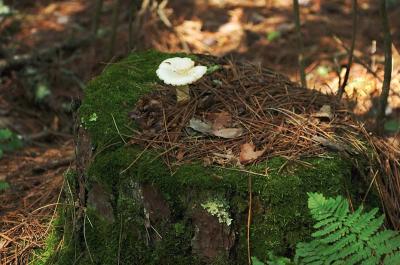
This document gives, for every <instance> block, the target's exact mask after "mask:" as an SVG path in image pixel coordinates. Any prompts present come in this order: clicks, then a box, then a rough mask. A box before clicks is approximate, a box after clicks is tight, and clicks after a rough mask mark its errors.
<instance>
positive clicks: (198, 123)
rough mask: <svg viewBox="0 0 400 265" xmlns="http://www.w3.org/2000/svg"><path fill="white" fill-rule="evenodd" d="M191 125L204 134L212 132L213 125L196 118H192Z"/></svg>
mask: <svg viewBox="0 0 400 265" xmlns="http://www.w3.org/2000/svg"><path fill="white" fill-rule="evenodd" d="M189 127H190V128H192V129H193V130H195V131H197V132H200V133H203V134H212V125H211V124H210V123H208V122H204V121H202V120H199V119H196V118H191V119H190V121H189Z"/></svg>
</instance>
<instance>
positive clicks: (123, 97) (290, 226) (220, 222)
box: [57, 51, 352, 265]
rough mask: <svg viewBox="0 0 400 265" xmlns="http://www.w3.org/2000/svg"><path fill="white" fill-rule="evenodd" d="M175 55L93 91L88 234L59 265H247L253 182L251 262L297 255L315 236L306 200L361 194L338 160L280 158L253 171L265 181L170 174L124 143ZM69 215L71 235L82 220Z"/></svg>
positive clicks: (229, 172)
mask: <svg viewBox="0 0 400 265" xmlns="http://www.w3.org/2000/svg"><path fill="white" fill-rule="evenodd" d="M171 56H175V55H173V54H165V53H159V52H155V51H149V52H144V53H135V54H131V55H130V56H129V57H128V58H126V59H125V60H122V61H121V62H119V63H116V64H113V65H112V66H109V67H108V68H107V69H106V70H105V71H104V72H103V73H102V74H101V75H100V76H99V77H97V78H96V79H94V80H93V81H91V82H90V83H89V85H88V86H87V88H86V90H85V100H84V101H83V104H82V106H81V108H80V111H79V114H80V117H81V126H82V127H81V129H84V130H86V131H87V132H88V134H89V136H90V139H91V144H92V147H93V150H94V152H93V153H94V155H93V157H92V158H91V163H90V164H89V165H88V166H87V168H86V173H85V178H86V179H85V180H84V185H85V187H84V188H85V191H86V194H85V198H86V200H85V203H86V205H85V206H86V208H85V210H84V218H83V219H82V221H83V229H81V231H82V232H81V233H83V235H81V237H79V239H78V238H77V237H76V236H75V237H74V235H73V234H72V232H71V229H67V230H65V233H64V240H65V242H66V243H67V244H65V245H64V247H63V249H62V250H61V251H60V253H59V254H58V255H57V257H58V263H57V264H72V263H71V262H72V261H74V260H77V263H76V264H91V263H92V262H93V263H94V264H104V265H109V264H174V265H179V264H182V265H183V264H185V265H187V264H246V262H247V250H246V248H247V245H246V244H247V243H246V221H247V207H248V178H252V183H253V185H252V186H253V187H252V191H253V222H252V225H251V249H252V254H253V255H254V256H257V257H258V258H259V259H261V260H266V258H267V252H268V251H273V252H275V253H276V254H279V255H292V254H293V249H294V247H295V244H296V243H297V242H299V241H303V240H306V239H308V238H309V236H310V232H311V224H312V223H311V219H310V216H309V213H308V210H307V205H306V203H307V194H306V193H307V192H321V193H323V194H325V195H326V196H333V195H337V194H346V190H350V191H351V190H352V189H351V187H352V183H351V182H352V181H351V174H352V165H351V163H350V161H349V160H348V159H343V158H341V157H339V156H337V155H335V154H328V155H326V156H325V157H324V158H321V157H319V158H309V159H307V160H306V162H308V163H307V166H305V164H304V165H300V164H293V165H292V164H289V165H288V164H286V166H285V167H283V165H284V164H285V163H286V161H285V159H283V158H272V159H270V160H268V161H266V162H263V163H259V164H257V165H253V166H249V167H248V168H246V170H247V171H252V172H256V173H257V172H258V173H260V174H249V173H246V172H244V171H241V170H239V169H235V168H231V169H222V168H219V167H213V166H208V167H205V166H203V165H202V164H201V163H200V162H198V163H196V162H194V163H191V164H185V165H182V166H181V167H180V168H178V169H177V171H176V172H175V173H174V174H171V173H170V171H169V169H168V168H167V167H166V165H164V164H163V162H162V161H161V160H160V158H159V155H158V154H157V153H156V152H155V151H149V150H147V151H144V152H143V150H142V149H141V148H139V147H137V146H132V145H131V146H127V145H125V144H124V143H123V141H122V140H121V137H124V136H125V135H129V134H131V131H130V129H129V127H131V128H132V127H134V126H135V125H134V124H132V122H131V121H130V120H129V119H128V112H129V111H130V110H131V109H132V108H133V106H134V105H135V103H136V101H137V100H138V98H139V97H140V96H141V95H143V94H144V93H147V92H149V91H150V90H151V89H152V87H154V84H155V82H156V81H157V79H156V74H155V70H156V68H157V66H158V65H159V63H160V62H161V61H162V60H164V59H166V58H168V57H171ZM127 125H129V126H127ZM134 160H136V162H135V163H134V165H132V166H130V165H131V163H132V162H133V161H134ZM266 168H268V175H263V174H262V173H263V172H265V170H266ZM75 183H77V184H76V185H79V181H78V182H75ZM67 216H68V217H67V219H68V218H69V219H70V220H67V223H69V225H70V226H71V227H72V224H73V221H74V220H73V218H72V217H73V215H72V214H69V215H67ZM209 237H211V238H212V240H208V241H207V238H209ZM77 240H83V241H84V242H83V243H82V242H76V241H77ZM77 253H81V254H78V255H77Z"/></svg>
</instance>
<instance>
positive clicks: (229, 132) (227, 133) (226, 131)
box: [212, 128, 243, 139]
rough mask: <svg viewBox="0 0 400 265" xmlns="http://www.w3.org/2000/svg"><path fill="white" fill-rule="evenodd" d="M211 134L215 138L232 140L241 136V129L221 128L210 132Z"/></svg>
mask: <svg viewBox="0 0 400 265" xmlns="http://www.w3.org/2000/svg"><path fill="white" fill-rule="evenodd" d="M212 134H214V135H215V136H218V137H221V138H225V139H232V138H237V137H240V136H242V134H243V129H242V128H223V129H219V130H214V131H212Z"/></svg>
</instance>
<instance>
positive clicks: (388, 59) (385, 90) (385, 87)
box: [376, 0, 392, 133]
mask: <svg viewBox="0 0 400 265" xmlns="http://www.w3.org/2000/svg"><path fill="white" fill-rule="evenodd" d="M380 13H381V19H382V28H383V32H384V51H385V68H384V70H385V73H384V78H383V84H382V92H381V96H380V99H379V106H378V115H377V117H376V126H377V128H376V129H377V132H378V133H382V132H383V124H384V119H385V110H386V107H387V102H388V96H389V91H390V81H391V78H392V36H391V34H390V27H389V19H388V15H387V9H386V0H380Z"/></svg>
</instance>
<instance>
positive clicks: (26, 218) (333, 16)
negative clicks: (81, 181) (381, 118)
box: [0, 0, 400, 264]
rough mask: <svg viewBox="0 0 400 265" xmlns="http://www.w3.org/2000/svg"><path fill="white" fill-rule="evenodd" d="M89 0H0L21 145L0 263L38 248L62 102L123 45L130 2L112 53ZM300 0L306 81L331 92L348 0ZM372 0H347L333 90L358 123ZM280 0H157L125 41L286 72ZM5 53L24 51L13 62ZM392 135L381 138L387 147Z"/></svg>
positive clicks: (4, 204)
mask: <svg viewBox="0 0 400 265" xmlns="http://www.w3.org/2000/svg"><path fill="white" fill-rule="evenodd" d="M91 2H95V1H83V0H75V1H49V0H39V1H27V0H26V1H25V0H24V1H22V0H21V1H12V0H10V1H7V0H6V1H4V3H5V4H6V5H8V6H9V7H10V8H11V11H12V12H13V13H12V14H11V15H10V16H8V17H6V18H2V15H1V12H2V11H1V10H2V9H1V7H2V3H1V1H0V129H1V128H8V129H10V130H11V131H13V132H14V133H16V134H17V135H19V138H18V139H19V140H17V141H20V143H21V144H22V145H23V146H22V147H21V148H15V150H12V151H11V152H6V153H5V154H4V155H3V157H1V158H0V184H2V185H0V263H1V264H25V263H27V262H28V260H31V259H32V255H34V252H33V250H34V249H36V248H40V247H41V246H43V244H44V240H45V238H46V236H47V234H48V232H49V229H48V227H49V224H50V222H51V220H52V216H53V214H54V213H55V210H56V207H57V205H58V200H59V197H60V193H61V190H62V186H63V173H64V172H65V171H66V170H67V169H68V168H69V167H72V166H73V164H74V138H73V127H74V116H73V112H74V110H75V109H76V106H77V105H78V104H79V101H80V100H81V98H82V96H83V92H82V90H83V88H84V86H85V83H86V82H88V81H89V80H90V79H92V78H93V77H95V76H96V75H97V74H99V73H100V72H101V70H102V69H103V68H104V67H105V66H106V65H107V64H108V63H110V62H113V61H115V60H116V59H117V58H120V57H122V56H124V55H126V54H127V53H128V52H129V47H128V46H129V45H128V42H129V41H128V38H129V34H128V20H129V2H130V1H128V0H125V1H122V5H123V6H122V8H121V9H120V10H121V12H120V16H119V17H120V21H119V22H120V23H119V29H118V35H117V41H116V47H115V49H114V50H115V51H117V52H114V53H112V54H113V56H112V57H110V56H108V54H109V53H108V52H107V51H108V50H109V43H110V40H109V39H110V35H111V34H110V31H111V29H110V28H111V26H110V25H111V17H112V11H113V1H109V0H107V1H105V3H104V8H103V13H102V16H101V21H100V27H99V30H98V32H97V35H98V38H97V39H96V40H94V41H92V40H90V41H89V42H88V40H87V39H88V35H90V31H91V25H92V17H93V10H94V7H93V5H92V3H91ZM150 2H151V3H152V2H153V1H150ZM154 2H156V1H154ZM159 2H161V1H159ZM300 2H301V13H302V16H301V19H302V21H303V23H302V30H303V34H304V42H305V61H306V66H307V68H306V72H307V82H308V87H310V88H313V89H318V90H321V91H323V92H325V93H335V92H336V90H337V87H338V82H339V80H342V79H343V76H344V68H345V65H346V63H347V52H346V49H348V47H350V40H351V26H352V17H351V12H352V8H351V1H349V0H335V1H321V2H323V3H321V5H319V4H318V2H319V1H312V0H308V1H307V0H303V1H300ZM375 2H376V1H367V0H362V1H359V17H358V25H359V28H358V32H357V42H356V49H355V63H354V64H353V66H352V68H351V74H350V79H349V82H348V86H347V88H346V94H345V99H346V100H347V101H348V102H349V104H348V105H349V108H350V109H351V110H352V111H353V113H354V114H356V115H357V116H358V117H360V118H361V119H363V121H365V122H366V125H367V126H370V125H371V121H372V120H373V118H374V115H375V114H376V113H375V112H376V104H377V96H379V94H380V87H381V85H382V79H383V61H384V58H383V52H382V47H383V41H382V34H381V32H382V30H381V24H380V20H379V10H378V6H377V4H376V3H375ZM391 2H395V1H391ZM291 3H292V1H291V0H279V1H278V0H276V1H274V0H207V1H205V0H203V1H200V0H193V1H185V0H170V1H169V3H168V4H167V5H166V7H165V8H158V9H157V8H153V9H152V8H151V7H150V8H149V10H147V11H146V12H142V13H140V14H141V17H140V19H138V22H141V23H138V25H140V27H139V29H136V31H135V34H134V35H135V42H134V44H135V49H147V48H155V49H159V50H162V51H182V50H183V51H187V52H194V53H206V54H212V55H217V56H222V55H226V56H232V58H235V59H242V60H248V61H251V62H253V63H255V64H261V65H262V66H264V67H268V68H271V69H274V70H277V71H278V72H281V73H283V74H286V75H287V76H289V77H290V79H291V80H293V81H298V80H299V78H298V68H297V54H298V44H297V37H296V34H295V31H294V24H293V16H292V10H291ZM161 7H162V5H161ZM150 9H152V10H150ZM3 10H4V9H3ZM157 10H158V12H157ZM389 15H390V23H391V28H392V34H393V42H394V48H393V51H394V54H393V60H394V65H393V77H392V78H393V79H392V92H391V95H390V98H389V106H390V108H388V109H387V112H388V120H389V121H392V123H391V124H392V125H391V126H392V127H393V126H394V127H396V124H397V125H398V123H399V119H400V55H399V53H398V52H397V49H396V47H397V48H398V49H400V5H399V4H397V5H395V4H394V5H393V7H391V9H390V14H389ZM15 56H19V57H18V58H28V59H27V60H26V61H24V63H15V61H16V60H15V59H16V58H17V57H15ZM24 56H25V57H24ZM18 58H17V59H18ZM393 124H394V125H393ZM389 127H390V126H389ZM389 129H390V128H389ZM391 129H392V130H393V128H391ZM394 130H396V129H394ZM398 136H399V135H398V134H397V136H396V134H391V135H387V136H386V137H390V138H392V139H394V140H395V141H394V144H396V143H397V145H398V144H399V138H398ZM0 137H1V135H0ZM396 137H397V140H396ZM0 144H1V142H0ZM0 148H2V146H1V145H0ZM13 149H14V148H13ZM4 183H7V184H4Z"/></svg>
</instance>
